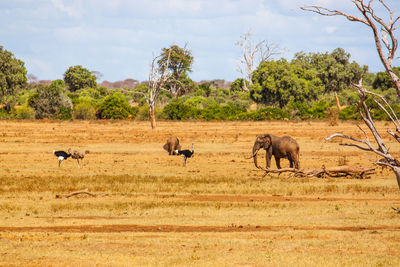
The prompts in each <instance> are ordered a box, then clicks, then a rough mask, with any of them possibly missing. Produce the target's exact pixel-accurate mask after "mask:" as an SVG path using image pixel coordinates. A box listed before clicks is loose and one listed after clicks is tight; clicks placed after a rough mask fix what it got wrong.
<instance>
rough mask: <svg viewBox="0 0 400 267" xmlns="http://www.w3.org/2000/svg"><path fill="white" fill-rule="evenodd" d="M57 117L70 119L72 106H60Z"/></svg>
mask: <svg viewBox="0 0 400 267" xmlns="http://www.w3.org/2000/svg"><path fill="white" fill-rule="evenodd" d="M57 118H58V119H60V120H71V119H72V108H65V107H60V110H59V112H58V116H57Z"/></svg>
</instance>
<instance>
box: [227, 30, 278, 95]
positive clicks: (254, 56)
mask: <svg viewBox="0 0 400 267" xmlns="http://www.w3.org/2000/svg"><path fill="white" fill-rule="evenodd" d="M251 36H252V33H251V31H248V32H246V33H245V34H244V35H242V36H241V37H240V38H241V40H239V41H237V42H236V43H235V45H238V46H240V47H241V48H242V58H241V60H240V62H241V63H242V65H244V67H243V66H242V65H240V64H239V65H238V71H239V72H240V73H241V74H242V75H243V76H244V79H245V81H244V87H243V90H245V91H248V90H249V89H248V88H247V84H246V83H247V81H248V83H249V85H252V84H253V82H252V80H251V78H252V75H253V72H254V67H255V66H258V65H259V64H260V63H261V62H263V61H267V60H269V59H270V58H271V57H272V56H274V55H279V54H281V53H282V50H281V49H280V48H279V44H276V43H272V44H270V43H268V41H267V40H265V39H264V40H262V41H260V42H258V43H257V44H254V43H253V41H252V40H251ZM246 80H247V81H246Z"/></svg>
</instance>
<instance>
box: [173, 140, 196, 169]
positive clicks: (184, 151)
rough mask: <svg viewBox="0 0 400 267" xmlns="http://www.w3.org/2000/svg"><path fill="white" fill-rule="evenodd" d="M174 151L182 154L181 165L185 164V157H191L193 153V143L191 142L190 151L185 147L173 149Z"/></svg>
mask: <svg viewBox="0 0 400 267" xmlns="http://www.w3.org/2000/svg"><path fill="white" fill-rule="evenodd" d="M175 152H176V153H177V154H178V155H182V156H183V166H186V159H187V158H191V157H192V155H193V154H194V148H193V143H192V151H190V150H189V149H185V150H175Z"/></svg>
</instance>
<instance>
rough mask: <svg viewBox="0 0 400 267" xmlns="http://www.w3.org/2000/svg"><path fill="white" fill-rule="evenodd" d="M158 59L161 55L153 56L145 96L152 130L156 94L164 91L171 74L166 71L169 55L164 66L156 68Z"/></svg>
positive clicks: (154, 125)
mask: <svg viewBox="0 0 400 267" xmlns="http://www.w3.org/2000/svg"><path fill="white" fill-rule="evenodd" d="M160 57H161V55H159V56H157V57H154V56H153V60H152V62H151V67H150V73H149V81H148V91H147V93H146V94H145V99H146V102H147V104H148V105H149V115H150V124H151V128H152V129H155V128H156V104H157V98H158V94H159V93H160V91H161V90H166V89H165V88H164V85H165V83H166V82H167V80H168V79H169V77H170V76H171V73H170V71H169V70H168V65H169V55H168V60H167V61H166V62H165V65H164V66H158V67H156V64H157V61H158V59H159V58H160Z"/></svg>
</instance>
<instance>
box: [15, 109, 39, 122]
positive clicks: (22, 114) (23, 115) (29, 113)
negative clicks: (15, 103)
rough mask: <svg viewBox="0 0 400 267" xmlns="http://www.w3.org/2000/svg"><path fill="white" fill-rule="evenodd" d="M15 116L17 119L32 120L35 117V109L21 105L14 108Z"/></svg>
mask: <svg viewBox="0 0 400 267" xmlns="http://www.w3.org/2000/svg"><path fill="white" fill-rule="evenodd" d="M15 118H16V119H18V120H33V119H34V118H35V110H34V109H33V108H31V107H28V106H22V107H20V108H17V109H16V110H15Z"/></svg>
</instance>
